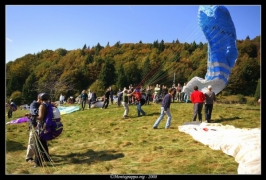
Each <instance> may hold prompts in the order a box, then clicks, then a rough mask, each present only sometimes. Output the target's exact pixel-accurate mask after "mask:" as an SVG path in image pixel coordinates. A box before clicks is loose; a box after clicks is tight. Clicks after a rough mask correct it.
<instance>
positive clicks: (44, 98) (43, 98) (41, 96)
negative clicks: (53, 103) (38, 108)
mask: <svg viewBox="0 0 266 180" xmlns="http://www.w3.org/2000/svg"><path fill="white" fill-rule="evenodd" d="M38 98H40V100H44V101H45V100H48V99H50V95H49V94H47V93H40V94H39V95H38Z"/></svg>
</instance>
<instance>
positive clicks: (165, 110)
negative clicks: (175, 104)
mask: <svg viewBox="0 0 266 180" xmlns="http://www.w3.org/2000/svg"><path fill="white" fill-rule="evenodd" d="M174 90H175V89H174V88H170V89H168V94H166V95H165V96H164V98H163V101H162V106H161V114H160V116H159V118H158V119H157V120H156V121H155V123H154V125H153V129H158V125H159V124H160V122H161V120H162V119H163V118H164V115H165V114H167V116H168V118H167V121H166V124H165V129H169V127H170V125H171V120H172V115H171V112H170V105H171V99H172V96H173V94H174Z"/></svg>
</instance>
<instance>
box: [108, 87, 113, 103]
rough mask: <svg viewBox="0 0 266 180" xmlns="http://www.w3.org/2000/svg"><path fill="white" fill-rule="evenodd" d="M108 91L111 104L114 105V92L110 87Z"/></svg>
mask: <svg viewBox="0 0 266 180" xmlns="http://www.w3.org/2000/svg"><path fill="white" fill-rule="evenodd" d="M109 90H110V100H111V104H114V91H113V89H112V87H109Z"/></svg>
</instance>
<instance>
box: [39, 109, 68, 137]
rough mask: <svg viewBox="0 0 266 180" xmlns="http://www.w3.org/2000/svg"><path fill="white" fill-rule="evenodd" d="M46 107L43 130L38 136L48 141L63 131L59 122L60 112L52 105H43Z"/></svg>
mask: <svg viewBox="0 0 266 180" xmlns="http://www.w3.org/2000/svg"><path fill="white" fill-rule="evenodd" d="M44 105H45V106H46V110H47V111H46V116H45V118H44V126H43V130H42V131H41V132H40V134H39V136H40V138H41V139H42V140H45V141H49V140H53V139H55V138H57V137H58V136H59V135H60V134H61V133H62V131H63V123H62V122H61V117H60V111H59V109H58V108H57V107H54V106H52V104H44Z"/></svg>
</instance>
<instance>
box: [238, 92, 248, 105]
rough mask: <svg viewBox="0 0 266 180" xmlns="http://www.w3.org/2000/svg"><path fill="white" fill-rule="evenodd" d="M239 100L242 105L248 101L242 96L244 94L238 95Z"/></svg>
mask: <svg viewBox="0 0 266 180" xmlns="http://www.w3.org/2000/svg"><path fill="white" fill-rule="evenodd" d="M237 98H238V101H239V103H240V104H246V102H247V99H246V98H245V96H244V95H242V94H238V95H237Z"/></svg>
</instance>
